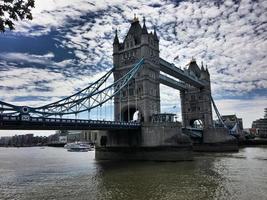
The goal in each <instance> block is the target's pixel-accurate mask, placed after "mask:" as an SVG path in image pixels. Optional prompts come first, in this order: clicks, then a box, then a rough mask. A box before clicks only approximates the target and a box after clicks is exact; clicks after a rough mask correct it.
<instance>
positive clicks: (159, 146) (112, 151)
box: [95, 122, 193, 161]
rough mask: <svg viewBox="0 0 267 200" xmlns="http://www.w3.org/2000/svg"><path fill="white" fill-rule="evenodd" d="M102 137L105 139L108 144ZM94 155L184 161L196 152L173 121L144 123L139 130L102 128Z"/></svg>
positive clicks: (122, 158) (114, 158)
mask: <svg viewBox="0 0 267 200" xmlns="http://www.w3.org/2000/svg"><path fill="white" fill-rule="evenodd" d="M101 138H102V144H101ZM103 138H106V139H103ZM103 140H106V143H105V144H103ZM95 158H96V159H97V160H153V161H185V160H192V159H193V156H192V144H191V141H190V138H189V137H188V136H186V135H184V134H182V132H181V125H180V124H179V123H173V122H172V123H144V124H143V125H142V128H141V130H139V131H132V132H130V131H120V132H118V131H107V132H102V133H101V134H100V137H99V141H98V143H97V145H96V151H95Z"/></svg>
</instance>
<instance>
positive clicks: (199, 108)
mask: <svg viewBox="0 0 267 200" xmlns="http://www.w3.org/2000/svg"><path fill="white" fill-rule="evenodd" d="M188 73H190V74H191V75H193V76H195V77H196V78H197V79H199V80H201V81H202V82H204V83H205V86H204V87H203V88H200V89H199V88H195V87H192V86H188V90H187V91H181V93H180V96H181V108H182V118H183V126H184V127H194V123H195V122H196V121H197V120H199V121H201V122H202V126H203V128H209V127H213V119H212V108H211V88H210V74H209V71H208V69H207V68H206V69H204V67H203V64H202V66H201V68H199V66H198V65H197V63H196V61H195V60H194V59H192V60H191V62H190V63H189V67H188Z"/></svg>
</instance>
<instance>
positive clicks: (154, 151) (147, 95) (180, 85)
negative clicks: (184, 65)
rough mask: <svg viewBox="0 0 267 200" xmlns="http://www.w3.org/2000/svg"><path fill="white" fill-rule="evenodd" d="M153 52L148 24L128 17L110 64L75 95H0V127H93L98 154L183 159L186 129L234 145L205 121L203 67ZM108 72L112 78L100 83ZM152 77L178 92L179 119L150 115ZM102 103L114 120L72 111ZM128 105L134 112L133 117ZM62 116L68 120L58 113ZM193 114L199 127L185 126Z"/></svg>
mask: <svg viewBox="0 0 267 200" xmlns="http://www.w3.org/2000/svg"><path fill="white" fill-rule="evenodd" d="M159 54H160V52H159V38H158V36H157V32H156V28H154V32H150V33H149V32H148V30H147V28H146V22H145V19H143V25H142V26H141V25H140V22H139V20H138V18H136V17H135V18H134V19H133V21H132V22H131V26H130V28H129V31H128V33H127V35H126V37H125V38H124V40H123V41H122V42H120V41H119V38H118V35H117V31H116V33H115V37H114V41H113V67H112V69H111V70H110V71H108V72H107V73H106V74H105V75H104V76H102V77H101V78H100V79H99V80H97V81H96V82H94V83H92V84H90V85H89V86H87V87H86V88H84V89H83V90H81V91H79V92H77V93H76V94H73V95H71V96H68V97H65V98H63V99H61V100H59V101H57V102H53V103H50V104H48V105H44V106H40V107H29V106H16V105H12V104H9V103H6V102H0V129H31V130H32V129H42V130H43V129H47V130H50V129H72V130H74V129H76V130H92V129H93V130H96V129H97V130H101V131H100V132H99V138H101V137H106V138H107V140H106V141H107V144H106V145H105V146H104V147H103V146H101V145H100V143H99V145H98V146H97V148H96V158H98V159H124V158H125V159H138V160H150V159H152V160H187V159H190V158H191V149H192V141H191V140H190V138H189V137H188V136H187V135H190V133H191V135H190V136H191V138H200V140H199V141H200V142H202V143H206V144H213V145H214V144H226V146H227V147H226V149H233V148H236V147H235V146H234V147H233V146H231V145H229V143H230V144H232V143H234V142H233V141H234V139H233V138H232V137H231V136H229V134H228V132H227V129H225V128H220V129H218V128H215V127H214V125H213V117H212V105H214V108H215V111H216V114H217V115H218V118H219V119H221V118H220V114H219V111H218V109H217V108H216V106H215V103H214V101H213V99H212V95H211V86H210V85H211V83H210V74H209V71H208V69H207V68H204V66H203V65H202V66H201V67H199V66H198V65H197V63H196V61H195V60H191V62H190V63H189V66H188V69H185V70H182V69H180V68H178V67H176V66H175V65H174V64H172V63H169V62H168V61H166V60H164V59H162V58H160V55H159ZM111 75H113V77H114V82H113V83H112V84H110V85H107V80H108V79H109V78H110V77H111ZM160 84H164V85H166V86H169V87H172V88H174V89H176V90H179V91H180V97H181V110H182V124H181V123H179V122H173V121H170V120H169V121H168V120H160V121H157V120H155V119H159V116H161V115H160V87H159V86H160ZM108 102H111V103H113V104H114V120H112V121H103V120H93V119H88V120H84V119H77V114H78V113H84V112H88V116H90V112H91V111H92V110H94V109H96V108H99V107H102V106H105V104H107V103H108ZM136 111H138V113H139V119H138V121H133V114H134V113H136ZM70 115H72V116H75V119H66V118H64V117H65V116H70ZM53 116H54V117H53ZM56 116H58V117H56ZM155 116H158V117H155ZM164 117H165V118H164V119H167V118H166V116H164ZM196 121H200V122H201V124H202V130H195V129H193V128H194V124H195V122H196ZM221 122H222V123H223V121H222V120H221ZM182 127H183V132H182ZM183 133H185V134H187V135H185V134H183ZM188 133H189V134H188Z"/></svg>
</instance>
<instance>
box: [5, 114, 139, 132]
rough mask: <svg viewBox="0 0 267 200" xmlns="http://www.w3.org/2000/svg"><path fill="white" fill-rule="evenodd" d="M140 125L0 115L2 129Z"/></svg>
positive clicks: (126, 127)
mask: <svg viewBox="0 0 267 200" xmlns="http://www.w3.org/2000/svg"><path fill="white" fill-rule="evenodd" d="M140 127H141V125H140V123H137V122H118V121H101V120H84V119H60V118H43V117H29V118H24V119H23V118H21V117H20V116H0V129H2V130H61V129H62V130H123V129H124V130H129V129H130V130H135V129H136V130H137V129H140Z"/></svg>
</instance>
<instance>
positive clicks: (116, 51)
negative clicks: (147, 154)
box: [113, 17, 160, 122]
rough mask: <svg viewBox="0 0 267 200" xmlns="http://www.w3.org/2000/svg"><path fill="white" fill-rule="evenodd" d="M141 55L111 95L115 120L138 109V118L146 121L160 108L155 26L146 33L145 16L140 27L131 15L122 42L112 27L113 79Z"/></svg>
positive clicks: (121, 118) (130, 115)
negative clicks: (137, 68)
mask: <svg viewBox="0 0 267 200" xmlns="http://www.w3.org/2000/svg"><path fill="white" fill-rule="evenodd" d="M141 58H144V59H145V63H144V64H143V66H142V68H141V70H140V71H139V72H138V74H137V75H136V76H135V78H134V80H132V81H131V82H130V83H129V84H128V87H126V88H125V89H124V90H123V91H121V92H120V94H118V95H116V96H115V100H114V107H115V108H114V109H115V111H114V115H115V116H114V117H115V120H118V121H129V120H131V119H132V117H133V113H134V112H135V111H136V110H137V109H138V110H139V111H140V114H141V120H142V121H144V122H149V121H150V120H151V116H152V115H153V114H155V113H159V112H160V91H159V72H160V69H159V39H158V37H157V33H156V30H154V33H152V32H150V33H148V31H147V28H146V24H145V19H143V27H141V25H140V23H139V20H138V18H136V17H134V19H133V21H132V22H131V27H130V29H129V31H128V33H127V35H126V37H125V39H124V41H123V42H122V43H120V41H119V39H118V36H117V31H116V35H115V38H114V42H113V64H114V72H113V75H114V81H116V80H118V79H119V78H121V77H122V76H123V75H124V74H126V73H127V72H128V71H129V70H130V69H131V68H132V67H133V65H134V64H135V63H137V62H138V61H139V60H140V59H141Z"/></svg>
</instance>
